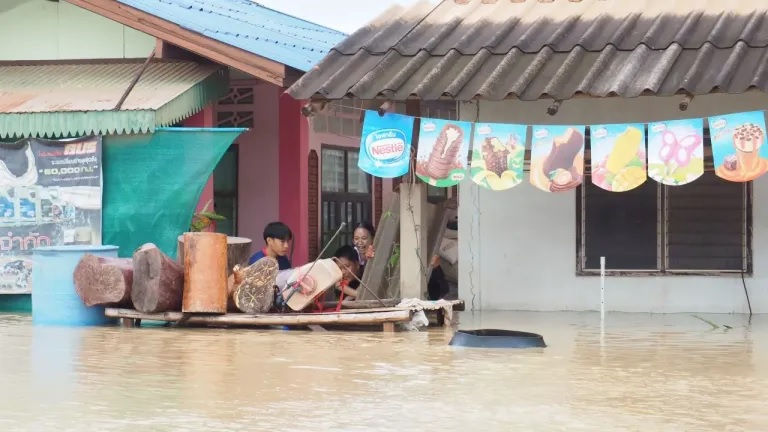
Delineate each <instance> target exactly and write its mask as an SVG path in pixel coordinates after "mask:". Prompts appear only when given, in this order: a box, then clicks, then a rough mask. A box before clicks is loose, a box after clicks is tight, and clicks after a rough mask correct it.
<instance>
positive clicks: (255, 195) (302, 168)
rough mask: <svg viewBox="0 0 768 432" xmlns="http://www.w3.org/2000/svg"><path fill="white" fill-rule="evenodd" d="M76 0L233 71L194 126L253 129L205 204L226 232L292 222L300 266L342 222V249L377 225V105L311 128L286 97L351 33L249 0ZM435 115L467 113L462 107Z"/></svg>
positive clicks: (255, 234)
mask: <svg viewBox="0 0 768 432" xmlns="http://www.w3.org/2000/svg"><path fill="white" fill-rule="evenodd" d="M66 1H67V2H68V3H70V4H72V5H76V6H78V7H80V8H82V9H84V10H87V11H90V12H92V13H94V14H97V15H100V16H102V17H104V18H108V19H110V20H112V21H114V22H116V23H119V24H122V25H124V26H125V27H126V28H127V29H128V30H131V29H134V30H135V31H138V32H141V33H140V34H144V35H149V36H152V37H154V38H156V39H157V41H158V51H159V52H160V53H162V54H161V55H163V56H167V57H172V58H176V57H179V58H187V57H189V55H190V54H191V55H195V56H198V57H201V58H204V59H208V60H212V61H214V62H216V63H218V64H221V65H224V66H226V67H227V68H228V69H229V72H230V91H229V94H228V95H227V96H226V97H224V98H222V99H221V100H220V101H219V102H218V103H217V104H215V105H212V106H210V107H208V108H207V109H206V111H205V112H204V113H201V114H198V115H197V116H196V117H195V118H194V119H192V120H190V122H189V123H187V125H194V126H203V125H205V126H221V127H233V126H242V127H247V128H249V129H251V130H250V131H249V132H247V133H245V134H243V135H242V136H241V137H240V139H239V140H238V142H237V144H236V145H233V146H232V148H231V151H229V152H228V153H227V154H226V155H225V156H224V158H223V159H222V161H221V162H220V164H219V166H218V167H217V168H216V171H215V172H214V175H213V177H212V179H211V180H210V181H209V183H208V186H207V188H206V190H205V192H204V194H203V197H202V198H201V202H200V204H201V206H202V205H203V204H204V203H206V202H208V200H210V199H213V202H214V204H215V208H216V210H217V212H219V213H220V214H222V215H224V216H226V217H227V221H224V222H219V223H218V224H217V230H218V231H220V232H224V233H226V234H228V235H238V236H243V237H248V238H251V239H254V240H256V241H255V242H254V243H255V244H258V243H260V239H261V235H262V234H261V233H262V228H263V227H264V225H266V224H267V223H268V222H271V221H273V220H277V219H279V220H282V221H283V222H285V223H287V224H288V225H289V226H290V227H291V228H292V229H293V231H294V234H295V238H296V240H295V242H294V250H293V260H294V261H295V262H306V260H308V259H311V258H314V257H316V256H317V255H318V254H319V252H320V251H321V249H322V247H323V245H325V243H326V242H327V241H328V240H329V239H330V237H331V236H332V235H333V233H334V232H335V231H336V230H337V228H338V227H339V225H340V224H341V222H346V223H347V225H348V227H347V229H346V230H344V231H343V232H342V234H341V238H340V239H339V241H340V242H351V234H352V228H353V227H354V225H355V224H357V223H358V222H361V221H373V222H374V223H375V222H376V221H378V220H379V217H380V215H381V213H382V211H383V209H384V208H386V207H387V206H388V205H389V201H390V197H389V194H390V192H391V190H392V185H391V181H389V180H387V181H382V180H381V179H373V178H371V176H369V175H367V174H365V173H364V172H362V171H360V170H359V169H358V168H357V164H356V159H355V157H356V155H357V149H358V148H359V145H360V128H361V122H360V118H361V114H362V110H363V109H365V108H370V107H367V106H363V105H362V104H361V103H359V102H355V101H347V102H340V103H338V104H334V105H333V106H331V107H329V109H328V110H326V112H325V113H323V114H322V115H320V116H316V117H315V118H313V120H312V122H311V124H310V123H309V122H307V120H306V118H305V117H303V116H301V114H300V113H299V111H298V109H297V107H300V106H301V105H302V103H301V102H299V101H297V100H294V99H293V98H291V97H289V96H287V95H285V96H283V92H284V90H285V89H286V88H287V87H288V86H290V84H292V83H293V82H294V81H295V80H296V79H298V78H299V77H300V76H301V75H302V74H303V73H304V72H306V71H308V70H310V69H311V67H312V66H313V65H314V64H316V63H317V62H318V61H320V60H321V59H322V58H323V56H324V55H325V54H327V53H328V50H329V49H330V48H332V47H333V46H334V45H336V44H337V43H338V42H340V41H341V40H343V39H344V38H345V37H346V36H347V35H345V34H344V33H341V32H338V31H335V30H332V29H329V28H326V27H323V26H320V25H317V24H314V23H311V22H307V21H305V20H301V19H298V18H295V17H292V16H289V15H285V14H282V13H280V12H277V11H274V10H271V9H269V8H266V7H264V6H261V5H259V4H258V3H255V2H252V1H250V0H224V1H221V0H196V1H194V2H188V1H182V0H170V1H158V0H66ZM131 34H133V33H131ZM150 49H151V47H150V46H145V47H144V50H145V51H147V52H148V51H149V50H150ZM144 55H146V54H142V55H141V57H143V56H144ZM375 108H377V107H374V109H375ZM397 109H399V110H401V111H402V110H404V105H401V106H398V107H397ZM427 109H431V110H432V111H433V112H435V111H436V112H438V113H441V115H445V116H449V117H455V116H456V110H455V104H445V103H439V104H431V105H430V106H429V108H427ZM432 193H433V195H435V196H437V197H439V196H444V195H445V194H446V191H442V190H433V191H432Z"/></svg>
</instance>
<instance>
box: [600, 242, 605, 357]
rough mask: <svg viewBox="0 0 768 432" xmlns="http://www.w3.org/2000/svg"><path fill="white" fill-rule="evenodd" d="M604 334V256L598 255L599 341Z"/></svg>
mask: <svg viewBox="0 0 768 432" xmlns="http://www.w3.org/2000/svg"><path fill="white" fill-rule="evenodd" d="M604 336H605V257H600V341H601V342H602V341H603V337H604Z"/></svg>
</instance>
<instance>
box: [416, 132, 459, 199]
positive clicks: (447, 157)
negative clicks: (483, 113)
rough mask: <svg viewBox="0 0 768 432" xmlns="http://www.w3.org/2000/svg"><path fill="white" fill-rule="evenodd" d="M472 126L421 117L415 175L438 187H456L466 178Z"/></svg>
mask: <svg viewBox="0 0 768 432" xmlns="http://www.w3.org/2000/svg"><path fill="white" fill-rule="evenodd" d="M471 138H472V123H470V122H461V121H453V120H440V119H431V118H422V119H421V124H420V129H419V151H418V154H417V155H416V175H417V176H418V177H419V178H420V179H421V180H423V181H424V182H426V183H428V184H430V185H432V186H438V187H449V186H454V185H457V184H459V183H460V182H461V181H462V180H464V177H466V175H467V156H468V155H469V146H470V141H471Z"/></svg>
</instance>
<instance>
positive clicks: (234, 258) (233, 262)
mask: <svg viewBox="0 0 768 432" xmlns="http://www.w3.org/2000/svg"><path fill="white" fill-rule="evenodd" d="M252 244H253V241H252V240H251V239H249V238H245V237H227V275H228V277H227V298H228V300H227V311H229V312H240V310H239V309H238V308H237V306H236V305H235V301H234V299H233V298H232V296H233V295H234V290H235V285H236V284H235V275H234V273H233V271H234V268H235V266H240V267H241V268H245V267H247V266H248V259H249V258H250V257H251V245H252ZM178 261H179V263H181V264H182V265H184V235H180V236H179V237H178Z"/></svg>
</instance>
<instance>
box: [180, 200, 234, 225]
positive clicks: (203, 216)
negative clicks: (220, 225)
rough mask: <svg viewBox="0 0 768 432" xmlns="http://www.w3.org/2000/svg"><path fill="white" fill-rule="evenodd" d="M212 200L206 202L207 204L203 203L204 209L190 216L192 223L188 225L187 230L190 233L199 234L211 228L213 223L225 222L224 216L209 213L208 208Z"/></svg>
mask: <svg viewBox="0 0 768 432" xmlns="http://www.w3.org/2000/svg"><path fill="white" fill-rule="evenodd" d="M212 202H213V200H208V202H207V203H205V207H203V209H202V210H201V211H199V212H197V213H195V214H194V215H193V216H192V223H191V224H190V225H189V230H190V231H192V232H201V231H205V230H206V229H208V227H210V226H211V224H212V223H213V221H223V220H227V218H225V217H224V216H222V215H220V214H217V213H216V212H215V211H213V212H209V211H208V207H210V205H211V203H212Z"/></svg>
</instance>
